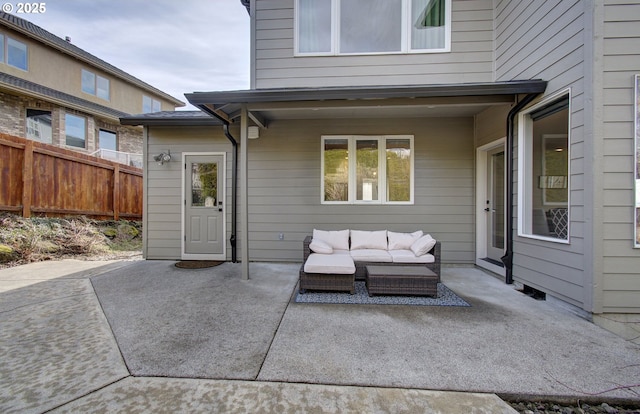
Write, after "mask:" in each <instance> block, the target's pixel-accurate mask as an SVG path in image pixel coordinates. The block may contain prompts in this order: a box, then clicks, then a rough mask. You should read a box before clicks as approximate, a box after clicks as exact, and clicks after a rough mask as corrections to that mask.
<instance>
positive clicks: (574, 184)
mask: <svg viewBox="0 0 640 414" xmlns="http://www.w3.org/2000/svg"><path fill="white" fill-rule="evenodd" d="M584 7H585V6H584V4H583V2H582V1H581V0H565V1H561V2H550V1H542V0H536V1H524V0H523V1H507V0H502V1H499V2H497V4H496V32H495V36H496V79H497V80H500V81H504V80H511V79H538V78H539V79H544V80H546V81H548V87H547V94H551V93H555V92H556V91H560V90H563V89H565V88H571V121H570V122H571V130H570V140H571V160H570V174H571V176H570V183H571V187H570V189H571V193H570V200H571V206H570V219H571V223H570V244H560V243H553V242H545V241H540V240H535V239H531V238H526V237H518V236H517V229H516V228H514V268H513V276H514V279H515V280H517V281H519V282H521V283H524V284H527V285H529V286H532V287H535V288H537V289H540V290H543V291H545V292H547V293H549V294H551V295H553V296H556V297H559V298H561V299H563V300H565V301H568V302H570V303H572V304H574V305H576V306H580V307H583V308H585V309H587V310H590V309H591V306H592V289H593V287H592V284H591V272H592V266H593V264H592V262H591V261H590V260H589V259H588V258H589V257H590V256H589V255H588V254H587V252H589V251H590V249H591V247H590V245H588V243H585V239H586V240H589V238H590V237H591V234H592V233H591V232H592V230H591V223H592V218H591V215H592V213H591V208H590V204H589V205H588V206H587V203H589V200H586V198H587V196H586V194H585V185H586V183H585V181H586V179H587V178H588V177H586V176H585V173H586V171H585V169H586V168H585V156H587V154H586V152H587V149H586V148H585V145H584V141H585V137H584V135H585V131H584V123H585V116H587V115H585V110H584V99H585V94H584V92H585V84H584V82H585V78H584V76H585V65H584V59H585V48H584V44H583V42H584V24H585V21H584V19H585V18H584ZM589 116H591V115H589ZM516 135H517V128H516ZM518 140H519V139H518V137H516V147H517V145H518ZM516 154H517V148H516ZM517 165H518V164H517V160H516V161H515V166H516V168H517ZM516 178H517V175H516ZM514 188H515V190H516V191H518V183H517V181H516V182H514ZM515 201H516V202H517V197H516V199H515ZM514 214H515V215H516V217H515V220H514V225H515V226H517V225H518V221H517V214H518V210H517V208H516V209H515V211H514Z"/></svg>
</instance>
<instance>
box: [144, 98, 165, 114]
mask: <svg viewBox="0 0 640 414" xmlns="http://www.w3.org/2000/svg"><path fill="white" fill-rule="evenodd" d="M161 110H162V108H161V103H160V101H158V100H156V99H153V98H151V97H149V96H146V95H144V96H143V97H142V113H143V114H148V113H151V112H160V111H161Z"/></svg>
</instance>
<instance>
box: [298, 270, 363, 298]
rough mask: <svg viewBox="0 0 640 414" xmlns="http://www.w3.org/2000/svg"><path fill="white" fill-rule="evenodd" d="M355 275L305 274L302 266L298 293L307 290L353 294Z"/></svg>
mask: <svg viewBox="0 0 640 414" xmlns="http://www.w3.org/2000/svg"><path fill="white" fill-rule="evenodd" d="M355 278H356V275H355V273H352V274H337V273H306V272H305V271H304V265H303V266H302V267H300V293H305V292H306V291H307V289H309V290H332V291H339V292H349V293H351V294H352V295H353V294H354V293H355Z"/></svg>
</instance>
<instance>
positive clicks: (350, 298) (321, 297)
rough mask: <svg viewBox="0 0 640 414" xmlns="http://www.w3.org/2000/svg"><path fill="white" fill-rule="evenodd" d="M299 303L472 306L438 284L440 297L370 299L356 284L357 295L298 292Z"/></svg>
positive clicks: (362, 288)
mask: <svg viewBox="0 0 640 414" xmlns="http://www.w3.org/2000/svg"><path fill="white" fill-rule="evenodd" d="M295 301H296V302H297V303H335V304H358V305H417V306H471V305H469V304H468V303H467V302H466V301H465V300H464V299H462V298H461V297H460V296H458V295H456V294H455V293H454V292H453V291H452V290H451V289H449V288H448V287H446V286H445V285H444V284H443V283H438V297H437V298H432V297H430V296H398V295H393V296H391V295H390V296H382V295H376V296H373V297H369V293H368V292H367V288H366V286H365V282H356V293H354V294H353V295H351V294H349V293H347V292H344V293H343V292H312V291H307V293H300V292H297V294H296V299H295Z"/></svg>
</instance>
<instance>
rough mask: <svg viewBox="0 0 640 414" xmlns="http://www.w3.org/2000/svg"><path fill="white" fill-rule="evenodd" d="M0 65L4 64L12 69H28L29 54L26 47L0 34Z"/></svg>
mask: <svg viewBox="0 0 640 414" xmlns="http://www.w3.org/2000/svg"><path fill="white" fill-rule="evenodd" d="M0 49H1V50H0V52H2V56H1V57H0V62H1V63H6V64H8V65H10V66H13V67H14V68H18V69H22V70H28V69H29V53H28V50H27V45H26V44H25V43H22V42H20V41H18V40H16V39H12V38H11V37H9V36H5V35H2V34H0Z"/></svg>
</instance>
